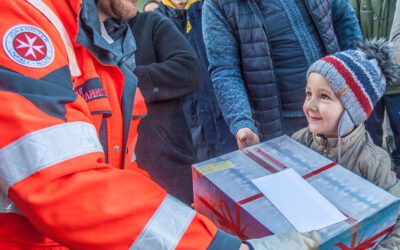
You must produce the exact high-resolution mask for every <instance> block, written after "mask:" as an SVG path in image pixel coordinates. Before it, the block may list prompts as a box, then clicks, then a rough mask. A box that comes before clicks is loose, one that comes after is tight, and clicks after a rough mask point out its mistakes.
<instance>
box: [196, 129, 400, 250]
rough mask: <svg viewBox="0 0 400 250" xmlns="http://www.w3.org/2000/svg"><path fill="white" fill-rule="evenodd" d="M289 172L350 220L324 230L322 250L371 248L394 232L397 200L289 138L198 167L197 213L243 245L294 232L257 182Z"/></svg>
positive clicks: (263, 144)
mask: <svg viewBox="0 0 400 250" xmlns="http://www.w3.org/2000/svg"><path fill="white" fill-rule="evenodd" d="M287 168H292V169H294V170H295V171H296V172H297V173H298V174H299V175H301V176H302V177H303V178H304V179H305V180H307V182H308V183H310V184H311V185H312V186H313V187H314V188H315V189H316V190H317V191H318V192H319V193H320V194H322V195H323V196H324V197H325V198H327V199H328V200H329V201H330V202H331V203H332V204H333V205H334V206H335V207H336V208H337V209H338V210H339V211H340V212H342V213H343V214H344V215H345V216H346V218H347V220H345V221H342V222H339V223H336V224H334V225H331V226H328V227H326V228H323V229H320V230H319V232H320V234H321V240H322V244H321V246H320V249H343V250H348V249H357V250H360V249H370V248H373V247H375V246H376V245H377V244H378V243H379V242H380V241H381V240H382V239H383V238H384V237H385V236H386V235H387V234H388V233H389V232H390V231H391V230H392V228H393V227H394V225H395V223H396V219H397V214H398V207H399V200H398V199H397V198H396V197H394V196H393V195H391V194H390V193H388V192H386V191H385V190H383V189H381V188H379V187H377V186H375V185H374V184H372V183H370V182H368V181H367V180H365V179H363V178H362V177H360V176H358V175H356V174H354V173H352V172H351V171H349V170H347V169H345V168H344V167H341V166H339V165H337V164H336V163H335V162H332V161H330V160H329V159H327V158H325V157H323V156H321V155H319V154H318V153H316V152H314V151H313V150H311V149H309V148H307V147H305V146H304V145H302V144H300V143H298V142H296V141H294V140H293V139H291V138H290V137H288V136H281V137H278V138H275V139H273V140H270V141H267V142H264V143H262V144H258V145H255V146H252V147H249V148H247V149H244V150H241V151H235V152H232V153H230V154H226V155H223V156H220V157H217V158H214V159H211V160H208V161H205V162H202V163H199V164H196V165H194V166H193V169H192V171H193V188H194V201H195V202H194V205H195V209H196V210H197V211H199V212H200V213H202V214H204V215H206V216H207V217H209V218H210V219H211V220H213V221H214V222H215V223H216V224H217V226H218V227H220V228H222V229H223V230H225V231H227V232H229V233H232V234H235V235H237V236H239V237H240V238H241V239H244V240H245V239H249V238H259V237H263V236H267V235H271V234H275V233H285V232H295V231H296V229H295V228H294V227H293V226H292V225H291V224H290V222H289V221H288V220H287V219H286V218H285V217H284V216H283V215H282V214H281V213H280V211H279V210H278V209H276V208H275V207H274V206H273V205H272V204H271V202H270V201H269V200H268V199H267V198H266V197H265V196H264V195H263V194H262V193H261V192H260V191H259V190H258V188H257V187H256V186H255V185H254V184H253V183H252V180H254V179H256V178H259V177H263V176H266V175H270V174H273V173H277V172H279V171H282V170H285V169H287ZM293 206H295V204H293Z"/></svg>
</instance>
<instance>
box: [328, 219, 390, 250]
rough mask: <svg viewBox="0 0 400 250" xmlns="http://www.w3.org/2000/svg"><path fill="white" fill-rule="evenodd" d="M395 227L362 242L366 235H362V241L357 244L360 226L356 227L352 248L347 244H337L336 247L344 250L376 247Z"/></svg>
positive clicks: (364, 249) (354, 228) (361, 249)
mask: <svg viewBox="0 0 400 250" xmlns="http://www.w3.org/2000/svg"><path fill="white" fill-rule="evenodd" d="M394 227H395V225H392V226H390V227H388V228H386V229H385V230H383V231H381V232H379V233H378V234H375V235H374V236H373V237H371V238H369V239H368V240H366V241H362V240H363V238H364V234H362V235H361V239H360V240H359V242H358V243H357V244H356V239H357V233H358V225H354V227H353V237H352V239H351V245H350V247H348V246H346V245H345V244H343V243H341V242H339V243H336V245H335V246H337V247H339V248H340V249H342V250H366V249H370V248H372V247H374V246H375V245H376V243H377V240H378V239H379V238H380V237H382V236H384V235H385V234H387V233H389V232H390V231H392V229H393V228H394Z"/></svg>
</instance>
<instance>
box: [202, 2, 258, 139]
mask: <svg viewBox="0 0 400 250" xmlns="http://www.w3.org/2000/svg"><path fill="white" fill-rule="evenodd" d="M202 14H203V16H202V21H203V37H204V43H205V46H206V51H207V56H208V61H209V64H210V66H209V71H210V74H211V80H212V84H213V86H214V91H215V94H216V97H217V99H218V102H219V105H220V108H221V111H222V114H223V115H224V118H225V121H226V122H227V124H228V126H229V128H230V131H231V132H232V134H233V135H235V136H236V134H237V131H238V130H239V129H241V128H250V129H252V130H253V131H254V132H258V131H257V128H256V126H255V124H254V121H253V118H252V113H251V107H250V103H249V100H248V96H247V93H246V89H245V87H244V81H243V77H242V72H241V60H240V52H239V44H238V41H237V38H236V37H235V35H234V34H233V31H232V29H231V28H230V26H229V24H228V23H227V20H226V17H225V16H224V15H223V14H222V13H221V11H220V9H219V6H218V4H217V3H216V2H215V1H214V0H207V1H206V2H205V3H204V5H203V13H202Z"/></svg>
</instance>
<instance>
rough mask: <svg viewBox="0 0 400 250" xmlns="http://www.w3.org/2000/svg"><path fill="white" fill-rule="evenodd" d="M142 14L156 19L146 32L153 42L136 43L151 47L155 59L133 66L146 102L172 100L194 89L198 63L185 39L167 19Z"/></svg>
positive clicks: (198, 79) (197, 84)
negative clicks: (150, 35) (149, 62)
mask: <svg viewBox="0 0 400 250" xmlns="http://www.w3.org/2000/svg"><path fill="white" fill-rule="evenodd" d="M146 14H149V15H150V14H151V15H152V16H153V17H154V19H156V20H157V21H156V22H152V21H150V22H151V23H154V26H153V27H150V28H151V30H147V31H146V32H151V34H152V40H151V41H152V42H153V44H150V45H145V44H139V43H138V44H137V46H138V48H139V49H140V47H141V46H144V47H146V48H147V49H150V48H152V49H153V50H154V53H155V56H156V58H157V60H158V61H157V62H154V63H152V64H149V65H138V66H137V67H136V69H135V74H136V75H137V77H138V78H139V88H140V90H141V91H142V93H143V96H144V98H145V100H146V102H147V103H149V102H157V101H165V100H170V99H176V98H180V97H183V96H185V95H187V94H190V93H191V92H193V91H196V90H198V89H199V88H200V87H201V84H202V78H201V77H202V76H201V66H200V62H199V60H198V59H197V56H196V54H195V52H194V51H193V49H192V47H191V45H190V44H189V42H188V41H187V40H186V39H185V37H184V36H183V35H182V34H181V33H180V32H179V30H178V29H177V28H176V27H175V25H174V24H173V22H172V21H171V20H169V19H167V18H165V17H162V16H161V15H158V14H155V13H146ZM144 25H146V24H144ZM147 27H149V25H148V26H147ZM134 35H141V34H134ZM146 35H147V34H146ZM143 55H145V52H144V53H143ZM139 61H140V60H139Z"/></svg>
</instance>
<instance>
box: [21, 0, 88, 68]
mask: <svg viewBox="0 0 400 250" xmlns="http://www.w3.org/2000/svg"><path fill="white" fill-rule="evenodd" d="M27 1H28V3H30V4H32V6H34V7H35V8H36V9H37V10H39V11H40V12H42V14H43V15H44V16H45V17H46V18H47V19H48V20H49V21H50V22H51V23H52V24H53V25H54V27H55V28H56V30H57V31H58V33H59V34H60V36H61V39H62V40H63V42H64V45H65V49H66V50H67V54H68V60H69V63H68V66H69V70H70V71H71V75H72V76H80V75H81V74H82V73H81V70H80V69H79V66H78V61H77V60H76V55H75V51H74V47H73V45H72V42H71V39H70V38H69V36H68V32H67V31H66V29H65V28H64V25H63V24H62V22H61V21H60V19H59V18H58V17H57V15H56V14H55V13H54V12H53V11H52V10H51V9H50V8H49V7H48V6H47V5H46V4H45V3H43V1H41V0H27Z"/></svg>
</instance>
